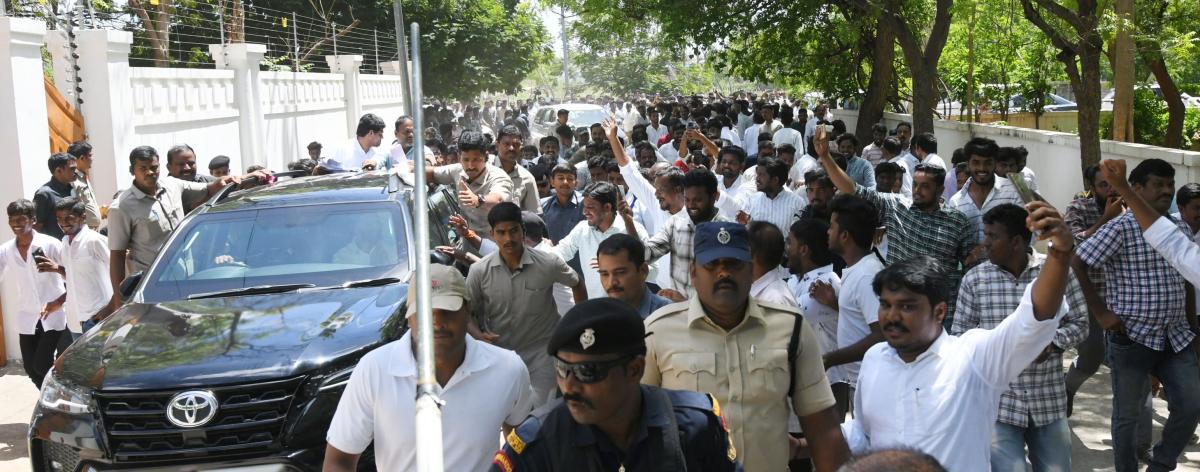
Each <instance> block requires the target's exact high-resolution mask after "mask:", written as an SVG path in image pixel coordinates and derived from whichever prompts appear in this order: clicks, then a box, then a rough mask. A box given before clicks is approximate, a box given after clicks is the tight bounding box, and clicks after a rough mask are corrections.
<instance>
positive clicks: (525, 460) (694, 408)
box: [491, 298, 741, 472]
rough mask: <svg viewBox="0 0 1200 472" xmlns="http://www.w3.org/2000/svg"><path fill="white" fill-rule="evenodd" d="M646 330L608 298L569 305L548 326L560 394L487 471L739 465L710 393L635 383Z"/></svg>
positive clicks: (599, 471) (733, 467)
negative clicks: (558, 319) (555, 324)
mask: <svg viewBox="0 0 1200 472" xmlns="http://www.w3.org/2000/svg"><path fill="white" fill-rule="evenodd" d="M645 337H646V328H645V325H644V324H643V323H642V318H641V317H640V316H638V314H637V312H636V311H634V310H633V308H631V307H629V306H628V305H627V304H625V303H623V302H620V301H618V300H615V299H612V298H602V299H595V300H588V301H586V302H583V303H580V304H578V305H575V307H574V308H572V309H571V310H570V311H568V312H567V314H566V315H564V316H563V318H562V320H560V321H559V323H558V326H556V327H555V329H554V334H553V335H551V337H550V344H549V346H548V348H547V351H548V352H549V354H550V355H551V356H553V357H554V362H555V370H556V371H557V374H558V388H559V390H561V391H562V394H563V398H562V399H561V400H557V401H555V402H552V403H551V404H549V405H547V406H545V407H543V408H541V409H539V410H537V411H535V412H534V413H533V415H532V416H530V417H529V418H528V419H527V420H525V422H524V423H522V424H521V426H520V427H518V428H517V429H515V430H513V431H512V433H510V434H509V435H508V437H507V438H506V439H505V445H504V447H503V448H502V449H501V450H500V451H499V452H497V453H496V455H495V457H494V458H493V460H492V468H491V470H492V471H499V472H513V471H525V470H535V471H540V470H545V471H550V470H562V471H580V472H608V471H630V472H632V471H678V472H684V471H740V470H741V466H739V465H738V463H737V453H736V451H734V449H733V443H732V442H731V441H730V440H729V433H728V431H726V429H725V423H724V419H722V417H721V409H720V406H719V405H718V404H717V401H716V399H714V398H713V397H712V396H710V395H706V394H703V393H696V392H686V391H679V390H666V389H661V388H658V387H652V386H649V385H641V383H640V381H641V379H642V370H643V369H644V368H645V362H646V360H645V353H646V344H645V342H644V338H645Z"/></svg>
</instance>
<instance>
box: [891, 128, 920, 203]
mask: <svg viewBox="0 0 1200 472" xmlns="http://www.w3.org/2000/svg"><path fill="white" fill-rule="evenodd" d="M883 157H884V161H885V162H891V163H893V164H897V165H899V166H900V167H901V168H903V169H904V175H903V176H901V182H900V193H901V194H902V195H904V196H905V198H912V185H913V184H912V176H913V173H914V172H916V170H917V158H916V157H913V155H912V154H909V152H908V150H907V149H905V148H904V145H903V144H901V143H900V140H899V139H897V138H896V137H894V136H888V137H887V138H886V139H884V140H883Z"/></svg>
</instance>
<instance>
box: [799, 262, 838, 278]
mask: <svg viewBox="0 0 1200 472" xmlns="http://www.w3.org/2000/svg"><path fill="white" fill-rule="evenodd" d="M829 272H833V264H826V265H824V266H821V267H817V268H816V269H813V270H810V271H808V272H805V273H804V277H803V279H804V280H814V279H816V278H817V277H820V276H821V275H824V274H826V273H829Z"/></svg>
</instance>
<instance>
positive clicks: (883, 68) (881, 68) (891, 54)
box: [854, 21, 896, 145]
mask: <svg viewBox="0 0 1200 472" xmlns="http://www.w3.org/2000/svg"><path fill="white" fill-rule="evenodd" d="M895 41H896V33H895V31H894V30H893V29H892V27H891V24H890V23H889V22H887V21H879V22H878V28H877V29H876V31H875V43H874V48H872V53H871V61H872V64H871V78H870V79H869V81H868V82H867V93H866V95H865V96H864V97H863V102H862V106H860V107H859V108H858V125H857V126H855V127H854V134H855V136H858V142H860V143H863V144H864V145H865V144H866V143H869V142H871V140H872V138H873V137H872V134H871V127H872V126H873V125H875V123H879V122H881V121H883V109H884V106H885V105H887V95H888V85H889V83H890V82H891V80H892V73H893V72H894V71H893V68H892V65H893V63H894V61H895V57H896V48H895V45H894V42H895Z"/></svg>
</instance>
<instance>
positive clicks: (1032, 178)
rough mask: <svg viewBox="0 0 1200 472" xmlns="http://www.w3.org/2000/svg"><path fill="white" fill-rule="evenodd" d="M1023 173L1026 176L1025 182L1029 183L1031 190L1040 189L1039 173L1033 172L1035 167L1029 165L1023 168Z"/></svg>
mask: <svg viewBox="0 0 1200 472" xmlns="http://www.w3.org/2000/svg"><path fill="white" fill-rule="evenodd" d="M1021 175H1023V176H1025V183H1027V184H1029V190H1033V191H1034V192H1037V191H1038V181H1037V174H1035V173H1033V169H1030V168H1029V167H1028V166H1026V167H1025V168H1023V169H1021Z"/></svg>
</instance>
